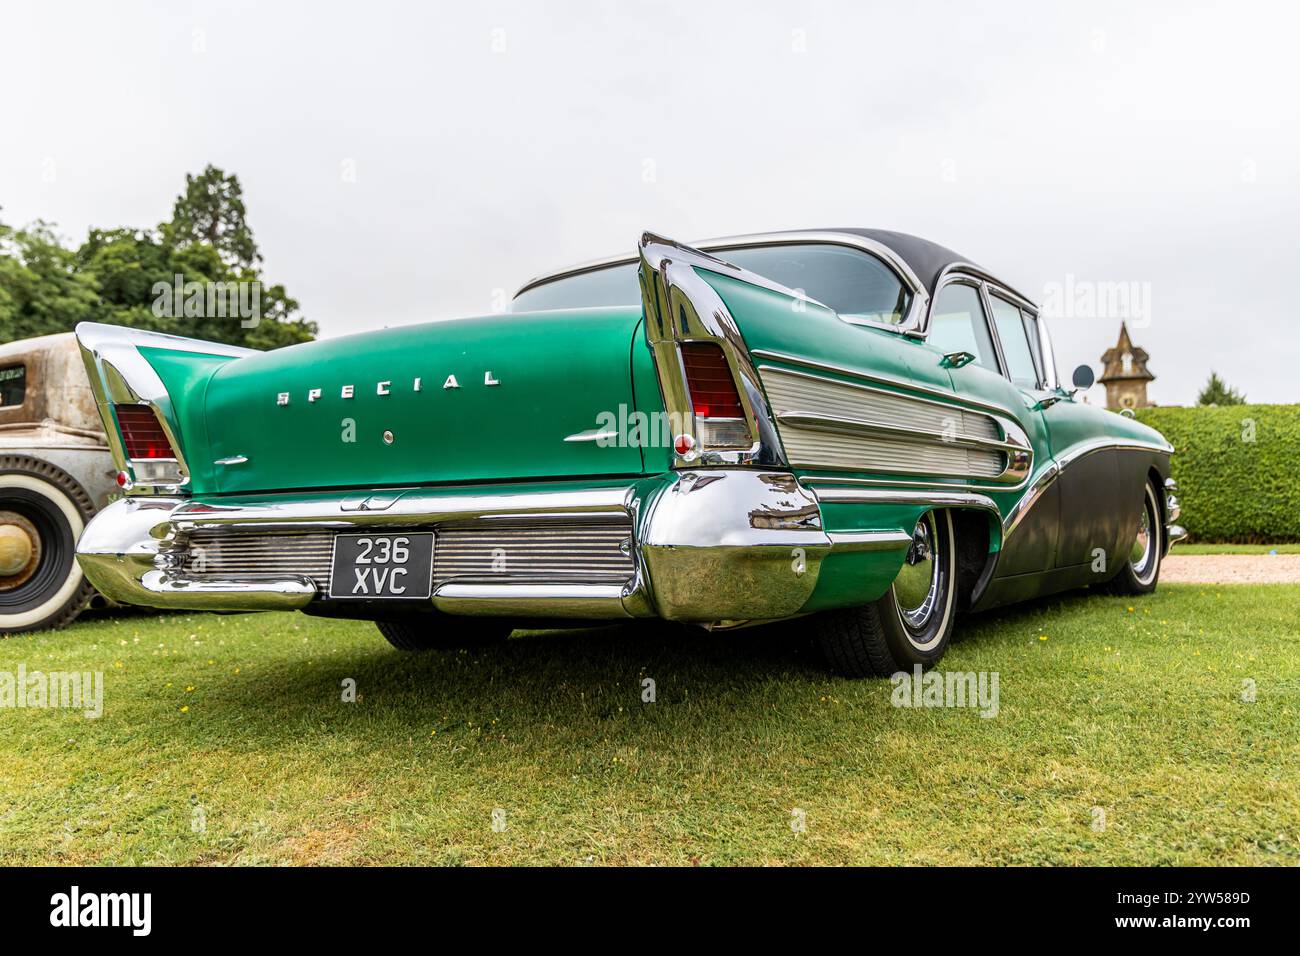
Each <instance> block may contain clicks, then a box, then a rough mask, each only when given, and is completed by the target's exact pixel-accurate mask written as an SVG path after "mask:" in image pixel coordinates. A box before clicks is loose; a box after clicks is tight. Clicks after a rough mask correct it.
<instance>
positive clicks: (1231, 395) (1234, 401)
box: [1196, 371, 1246, 405]
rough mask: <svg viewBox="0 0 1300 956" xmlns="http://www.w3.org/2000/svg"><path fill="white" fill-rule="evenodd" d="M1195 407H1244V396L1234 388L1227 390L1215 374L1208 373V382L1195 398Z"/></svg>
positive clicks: (1225, 384)
mask: <svg viewBox="0 0 1300 956" xmlns="http://www.w3.org/2000/svg"><path fill="white" fill-rule="evenodd" d="M1196 404H1197V405H1245V404H1246V396H1245V395H1243V394H1241V392H1239V391H1237V390H1236V389H1235V388H1229V387H1228V385H1227V383H1226V382H1224V381H1223V379H1221V378H1219V376H1218V374H1217V373H1216V372H1213V371H1212V372H1210V380H1209V381H1208V382H1206V383H1205V388H1203V389H1201V394H1199V395H1197V396H1196Z"/></svg>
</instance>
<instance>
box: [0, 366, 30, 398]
mask: <svg viewBox="0 0 1300 956" xmlns="http://www.w3.org/2000/svg"><path fill="white" fill-rule="evenodd" d="M26 397H27V366H26V365H6V366H5V367H4V368H0V408H13V407H14V406H15V405H21V404H22V403H23V399H24V398H26Z"/></svg>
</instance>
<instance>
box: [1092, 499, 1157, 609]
mask: <svg viewBox="0 0 1300 956" xmlns="http://www.w3.org/2000/svg"><path fill="white" fill-rule="evenodd" d="M1164 529H1165V524H1164V511H1163V509H1162V508H1161V507H1160V498H1159V493H1158V492H1157V491H1156V486H1155V484H1154V483H1153V482H1150V481H1148V482H1147V486H1146V494H1145V495H1143V497H1142V514H1141V515H1140V516H1139V517H1138V531H1137V535H1136V537H1134V539H1133V544H1132V545H1130V546H1129V551H1128V554H1126V555H1124V564H1123V566H1122V567H1121V568H1120V569H1119V571H1118V572H1117V573H1116V575H1115V577H1113V578H1111V580H1110V581H1109V582H1107V585H1106V586H1107V588H1108V589H1109V590H1110V591H1111V593H1112V594H1150V593H1151V592H1152V591H1154V590H1155V589H1156V583H1157V582H1158V581H1159V580H1160V561H1161V559H1162V558H1163V557H1164V548H1165V530H1164Z"/></svg>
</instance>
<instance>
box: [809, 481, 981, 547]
mask: <svg viewBox="0 0 1300 956" xmlns="http://www.w3.org/2000/svg"><path fill="white" fill-rule="evenodd" d="M814 494H815V495H816V496H817V500H818V501H819V502H822V503H823V504H824V503H826V502H835V503H841V504H844V503H847V504H890V505H911V504H928V505H933V506H934V507H936V508H978V509H979V510H981V511H988V512H991V513H993V514H996V515H998V517H999V520H1001V515H1002V513H1001V512H1000V511H998V506H997V505H996V504H994V503H993V499H992V498H990V497H988V496H987V495H981V494H976V493H974V492H969V491H907V490H904V489H901V488H900V489H889V488H817V489H814ZM908 540H909V541H910V540H911V537H910V536H909V537H908Z"/></svg>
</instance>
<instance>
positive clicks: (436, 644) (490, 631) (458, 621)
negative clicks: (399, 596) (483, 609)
mask: <svg viewBox="0 0 1300 956" xmlns="http://www.w3.org/2000/svg"><path fill="white" fill-rule="evenodd" d="M375 626H376V627H377V628H379V633H380V634H382V635H384V637H385V638H386V639H387V640H388V643H389V644H392V645H393V646H394V647H395V648H397V649H398V650H399V651H433V650H459V649H460V648H467V647H481V646H483V645H486V644H500V643H503V642H504V641H505V640H506V638H508V637H509V636H510V634H511V632H512V631H513V630H514V628H513V627H512V626H511V625H510V624H508V623H506V622H504V621H498V620H494V619H493V618H487V617H453V616H451V615H443V614H430V615H428V616H419V617H406V618H401V619H400V620H392V621H376V622H375Z"/></svg>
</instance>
